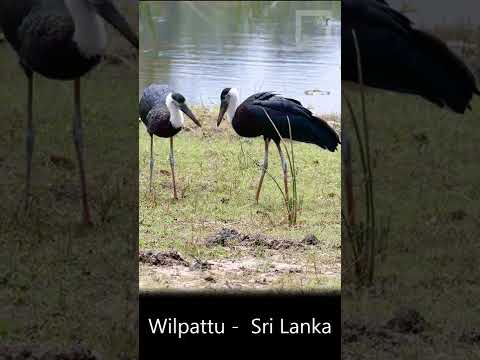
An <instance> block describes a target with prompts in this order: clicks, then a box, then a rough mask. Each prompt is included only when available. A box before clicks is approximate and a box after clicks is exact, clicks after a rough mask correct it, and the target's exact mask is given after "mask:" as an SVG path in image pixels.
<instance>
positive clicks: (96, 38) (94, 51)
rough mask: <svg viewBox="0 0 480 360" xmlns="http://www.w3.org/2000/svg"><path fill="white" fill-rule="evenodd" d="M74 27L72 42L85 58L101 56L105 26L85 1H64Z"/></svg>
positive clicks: (104, 38) (105, 38) (104, 45)
mask: <svg viewBox="0 0 480 360" xmlns="http://www.w3.org/2000/svg"><path fill="white" fill-rule="evenodd" d="M64 1H65V5H66V6H67V9H68V10H69V12H70V15H71V16H72V19H73V23H74V25H75V32H74V34H73V41H74V42H75V44H76V45H77V47H78V49H79V50H80V52H81V53H82V54H83V55H84V56H86V57H89V58H90V57H95V56H98V55H102V54H103V53H104V51H105V48H106V45H107V34H106V32H105V24H104V22H103V20H102V19H101V18H100V17H99V16H98V14H97V13H96V11H95V9H94V8H93V5H91V4H90V3H89V2H88V1H85V0H64Z"/></svg>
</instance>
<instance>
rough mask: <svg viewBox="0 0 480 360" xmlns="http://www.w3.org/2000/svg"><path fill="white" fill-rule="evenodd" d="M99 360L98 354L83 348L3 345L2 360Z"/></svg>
mask: <svg viewBox="0 0 480 360" xmlns="http://www.w3.org/2000/svg"><path fill="white" fill-rule="evenodd" d="M7 359H8V360H99V359H101V358H100V357H99V356H98V355H97V354H95V353H94V352H92V351H91V350H89V349H86V348H84V347H82V346H74V347H72V348H69V349H58V348H57V349H54V348H48V347H46V346H33V345H1V346H0V360H7Z"/></svg>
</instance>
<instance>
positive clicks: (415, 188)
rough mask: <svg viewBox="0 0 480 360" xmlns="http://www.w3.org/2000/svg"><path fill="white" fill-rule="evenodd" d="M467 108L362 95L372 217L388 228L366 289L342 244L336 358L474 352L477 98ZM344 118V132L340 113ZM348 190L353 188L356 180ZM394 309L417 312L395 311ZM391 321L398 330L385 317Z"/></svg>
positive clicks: (478, 289) (469, 355)
mask: <svg viewBox="0 0 480 360" xmlns="http://www.w3.org/2000/svg"><path fill="white" fill-rule="evenodd" d="M347 91H349V90H347ZM348 94H350V96H352V94H353V93H351V92H348ZM357 98H358V97H357V96H353V99H355V100H357ZM472 105H473V111H471V112H467V113H466V114H465V115H463V116H461V115H456V114H453V113H452V112H450V111H447V110H442V109H438V108H437V107H435V106H433V105H431V104H429V103H427V102H426V101H424V100H423V99H419V98H416V97H412V96H401V95H395V94H390V93H385V92H378V91H369V93H368V96H367V112H368V116H369V124H370V129H371V130H370V138H371V144H372V158H373V159H372V160H373V164H374V169H373V175H374V186H375V189H376V193H375V195H376V204H377V214H378V217H379V219H381V220H380V221H381V222H382V223H383V224H385V223H386V222H387V221H389V222H390V232H389V234H388V236H386V237H385V238H383V239H381V240H382V244H381V245H382V251H381V255H379V257H378V263H377V276H376V279H375V281H374V284H373V286H372V287H371V288H367V289H357V288H356V287H355V286H354V281H353V278H352V272H351V270H352V266H351V264H349V263H348V261H347V260H346V259H348V256H349V247H348V246H347V244H346V243H344V244H343V245H344V246H343V247H342V258H343V259H344V263H343V264H342V265H343V268H342V269H343V270H344V273H343V277H342V301H343V314H344V317H343V319H344V321H345V326H344V327H343V329H344V334H345V337H344V341H345V343H344V345H345V346H344V347H343V351H344V357H345V358H348V359H358V358H359V357H358V355H356V354H361V358H362V359H378V358H381V359H398V358H419V359H434V358H435V359H440V358H445V359H447V358H448V359H476V358H478V347H476V345H475V343H476V344H478V340H475V339H478V329H479V328H480V321H479V319H480V317H479V314H480V312H479V308H478V306H477V305H476V300H475V299H477V298H478V296H479V295H480V286H479V284H480V273H479V271H478V266H477V264H478V258H479V256H480V248H479V246H478V236H479V231H478V229H479V227H478V225H479V219H480V212H479V206H478V204H479V200H480V192H479V191H478V183H479V181H480V177H479V172H478V169H477V168H478V161H477V159H476V153H477V148H478V143H479V141H480V122H479V120H480V116H479V114H478V110H479V108H480V102H479V101H478V99H477V100H475V101H474V103H473V104H472ZM356 109H357V111H358V112H359V109H360V106H359V103H358V102H357V104H356ZM343 124H344V126H345V128H347V129H348V128H351V125H350V124H351V123H350V119H348V117H346V118H345V120H344V123H343ZM350 133H352V132H351V131H350ZM352 153H353V154H355V153H356V152H355V147H354V148H353V149H352ZM354 159H356V160H358V161H357V162H354V167H355V169H356V173H359V172H360V161H359V157H358V156H354ZM356 187H357V191H356V193H358V194H361V191H362V188H363V185H362V184H361V183H360V179H359V178H358V177H357V178H356ZM357 200H358V201H359V202H360V201H363V197H362V196H359V197H358V199H357ZM402 308H403V309H405V308H406V309H413V310H414V311H416V312H417V313H418V315H419V318H415V317H412V318H410V319H409V318H408V316H402V315H398V311H399V309H402ZM395 318H397V319H398V318H399V319H400V321H403V323H404V324H406V325H405V326H404V329H403V330H401V331H398V329H395V327H394V326H393V325H392V324H393V323H392V322H389V321H390V320H391V319H395ZM365 319H368V321H366V320H365ZM421 319H423V320H424V321H425V322H424V323H423V321H421ZM397 323H398V322H397ZM421 323H423V325H422V331H420V332H418V333H417V334H413V333H412V331H413V330H412V329H414V328H415V326H418V325H419V324H421ZM409 329H410V331H409ZM475 334H477V335H475ZM476 336H477V337H476Z"/></svg>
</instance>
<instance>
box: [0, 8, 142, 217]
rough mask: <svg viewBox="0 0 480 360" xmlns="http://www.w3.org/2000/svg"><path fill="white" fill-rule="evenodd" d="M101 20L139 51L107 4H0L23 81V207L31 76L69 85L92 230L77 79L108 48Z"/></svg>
mask: <svg viewBox="0 0 480 360" xmlns="http://www.w3.org/2000/svg"><path fill="white" fill-rule="evenodd" d="M104 20H106V21H107V22H108V23H110V24H111V25H112V26H114V27H115V28H116V29H117V30H118V31H119V32H120V33H121V34H122V35H123V36H124V37H125V38H126V39H127V40H128V41H129V42H130V43H131V44H132V45H133V46H135V47H136V48H137V49H138V38H137V35H136V34H135V33H134V31H133V30H132V29H131V28H130V26H129V25H128V23H127V21H126V20H125V19H124V17H123V16H122V15H121V14H120V13H119V12H118V10H117V9H116V7H115V6H114V5H113V3H112V2H111V1H110V0H2V1H1V2H0V27H1V28H2V29H3V32H4V35H5V38H6V39H7V41H8V42H9V43H10V44H11V45H12V47H13V48H14V50H15V51H16V52H17V54H18V56H19V59H20V65H21V66H22V68H23V69H24V71H25V74H26V75H27V78H28V109H27V112H28V120H27V131H26V150H27V164H26V165H27V171H26V187H25V198H26V201H25V206H26V208H27V207H28V203H29V198H30V183H31V161H32V155H33V145H34V131H33V120H32V117H33V101H32V99H33V78H34V73H38V74H41V75H43V76H45V77H47V78H50V79H57V80H73V81H74V86H73V88H74V98H75V104H74V117H73V137H74V142H75V148H76V152H77V158H78V163H79V168H80V183H81V191H82V202H83V218H84V222H85V223H87V224H91V218H90V211H89V207H88V201H87V189H86V183H85V170H84V163H83V162H84V160H83V135H82V118H81V112H80V78H81V77H82V76H83V75H84V74H85V73H87V72H88V71H90V70H91V69H92V68H93V67H94V66H95V65H97V64H98V63H99V62H100V60H101V57H102V55H103V54H104V50H105V47H106V44H107V38H106V32H105V27H104Z"/></svg>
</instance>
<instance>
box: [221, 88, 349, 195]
mask: <svg viewBox="0 0 480 360" xmlns="http://www.w3.org/2000/svg"><path fill="white" fill-rule="evenodd" d="M220 100H221V104H220V112H219V115H218V120H217V126H219V125H220V123H221V121H222V119H223V116H224V115H226V117H227V119H228V120H229V121H230V123H231V124H232V127H233V129H234V130H235V132H236V133H237V134H238V135H240V136H242V137H247V138H252V137H258V136H263V138H264V141H265V155H264V161H263V166H262V173H261V176H260V181H259V184H258V187H257V194H256V201H257V202H258V198H259V196H260V190H261V188H262V183H263V179H264V176H265V173H266V171H267V167H268V146H269V143H270V141H271V140H273V141H274V142H275V144H276V146H277V149H278V152H279V155H280V159H281V162H282V170H283V175H284V186H285V197H286V198H288V181H287V171H288V167H287V163H286V160H285V157H284V155H283V151H282V147H281V145H280V142H281V140H282V139H292V140H295V141H300V142H304V143H309V144H315V145H317V146H320V147H321V148H323V149H327V150H329V151H335V150H336V149H337V147H338V145H339V144H340V139H339V136H338V134H337V133H336V132H335V130H333V129H332V128H331V127H330V125H328V124H327V122H325V121H324V120H322V119H320V118H318V117H316V116H314V115H313V114H312V112H311V111H310V110H308V109H306V108H304V107H303V106H302V104H301V103H300V102H299V101H297V100H294V99H289V98H284V97H282V96H279V95H277V94H275V93H273V92H261V93H257V94H254V95H252V96H250V97H248V98H247V99H246V100H245V101H244V102H242V103H241V104H240V97H239V93H238V90H237V89H235V88H225V89H224V90H223V91H222V93H221V95H220ZM267 114H268V115H267Z"/></svg>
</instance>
